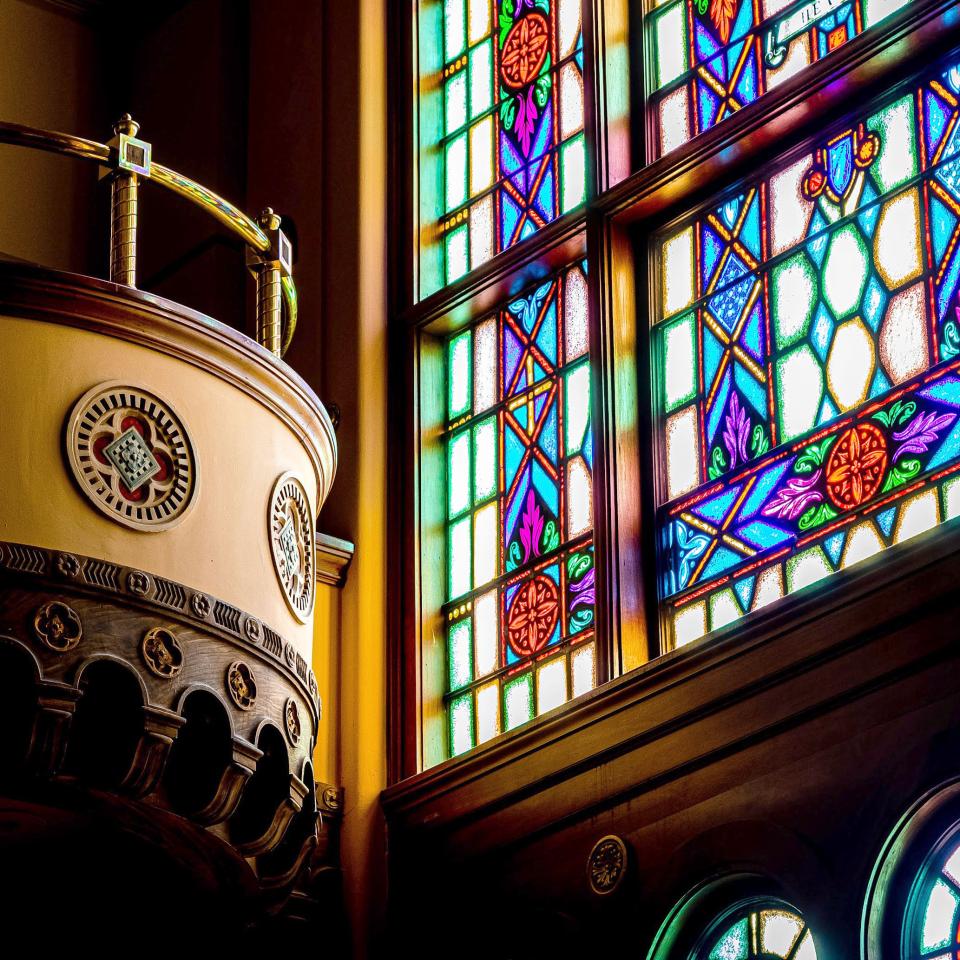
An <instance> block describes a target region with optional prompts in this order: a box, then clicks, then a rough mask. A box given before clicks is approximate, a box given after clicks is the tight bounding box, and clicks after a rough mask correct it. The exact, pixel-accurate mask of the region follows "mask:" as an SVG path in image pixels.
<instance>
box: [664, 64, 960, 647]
mask: <svg viewBox="0 0 960 960" xmlns="http://www.w3.org/2000/svg"><path fill="white" fill-rule="evenodd" d="M958 124H960V67H956V66H954V67H951V68H950V69H948V70H946V71H942V70H941V71H937V72H936V73H935V74H934V75H933V76H931V77H930V78H928V80H927V81H926V82H924V83H922V84H920V85H918V86H917V87H916V88H915V89H914V90H913V91H911V92H910V93H907V94H905V95H902V96H897V97H894V98H892V99H890V100H889V101H888V102H887V103H885V104H883V105H882V106H881V107H879V108H878V109H874V110H872V111H870V112H867V113H865V114H864V115H863V116H862V117H861V118H860V119H859V121H858V122H857V123H855V124H853V125H851V126H849V127H847V128H846V129H841V130H838V131H837V132H836V133H835V134H833V135H831V136H827V137H825V138H824V139H823V140H822V141H821V142H819V143H816V144H814V146H813V148H812V149H810V150H809V151H807V152H805V153H802V154H801V155H799V156H797V155H794V156H792V157H790V158H788V159H787V160H786V161H784V162H782V163H780V164H776V165H774V167H773V168H772V169H771V170H770V172H768V173H767V174H766V175H765V176H763V177H761V178H758V179H756V180H755V181H753V182H750V183H747V184H745V185H743V186H742V188H741V189H740V190H739V191H737V192H735V193H733V194H727V195H724V196H721V197H718V198H717V199H716V200H715V201H713V202H711V203H709V204H708V205H707V206H706V208H705V209H703V210H701V211H700V212H698V213H697V214H696V215H695V216H693V217H691V218H690V219H688V220H687V221H685V222H682V223H680V224H679V225H677V226H675V227H673V228H671V229H669V230H667V231H666V232H665V233H664V235H662V236H661V237H659V238H657V240H656V241H655V254H656V255H657V256H658V258H659V263H660V266H661V270H660V284H659V312H658V315H657V316H656V317H655V321H656V322H655V324H654V328H653V331H652V333H653V339H654V356H655V357H656V358H657V359H656V363H655V367H656V369H655V371H654V379H655V380H656V383H657V386H656V400H657V409H658V423H659V436H660V452H659V456H660V461H661V470H660V475H661V479H660V490H659V500H660V503H661V507H660V509H659V511H658V538H659V550H660V558H661V562H660V593H661V597H662V598H663V614H664V619H665V622H666V625H667V633H668V643H669V644H671V645H674V646H680V645H682V644H684V643H689V642H690V641H692V640H695V639H697V638H698V637H700V636H702V635H703V634H705V633H707V632H709V631H711V630H715V629H718V628H719V627H721V626H725V625H726V624H728V623H730V622H732V621H734V620H737V619H739V618H740V617H742V616H745V615H747V614H748V613H750V612H751V611H754V610H757V609H759V608H760V607H762V606H765V605H766V604H768V603H770V602H772V601H774V600H776V599H778V598H780V597H782V596H784V595H786V594H789V593H792V592H794V591H796V590H800V589H802V588H803V587H805V586H808V585H810V584H812V583H815V582H817V581H819V580H821V579H823V578H824V577H827V576H829V575H830V574H832V573H834V572H836V571H838V570H842V569H845V568H846V567H849V566H851V565H852V564H854V563H857V562H859V561H860V560H863V559H866V558H867V557H870V556H872V555H874V554H876V553H878V552H879V551H881V550H883V549H885V548H886V547H889V546H892V545H895V544H898V543H901V542H903V541H904V540H907V539H909V538H910V537H913V536H916V535H917V534H919V533H922V532H924V531H925V530H929V529H931V528H932V527H935V526H936V525H937V524H939V523H942V522H944V521H945V520H947V519H950V518H951V517H953V516H955V515H956V513H957V510H958V503H957V491H958V487H957V478H958V475H960V326H958V322H960V299H958V287H960V253H958V245H957V241H958V239H960V125H958Z"/></svg>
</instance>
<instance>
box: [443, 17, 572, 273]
mask: <svg viewBox="0 0 960 960" xmlns="http://www.w3.org/2000/svg"><path fill="white" fill-rule="evenodd" d="M424 2H428V0H424ZM429 2H431V3H433V4H434V5H438V3H439V0H429ZM580 21H581V0H442V33H443V67H442V70H441V71H440V76H439V77H437V78H436V80H437V83H438V84H439V85H440V86H441V89H442V100H443V110H442V112H443V124H442V136H441V137H440V141H439V143H437V146H436V148H437V150H438V151H440V152H441V154H442V162H441V168H442V175H441V176H440V177H439V180H440V181H442V187H441V189H439V190H433V192H436V193H438V194H439V196H437V197H436V200H437V203H436V204H435V210H434V215H435V218H436V226H437V229H438V231H439V235H440V237H441V243H442V247H443V258H442V259H443V267H442V271H441V272H442V275H443V276H442V278H441V282H447V283H449V282H451V281H453V280H456V279H457V278H458V277H461V276H463V275H464V274H465V273H467V272H468V271H469V270H472V269H474V268H475V267H477V266H479V265H480V264H482V263H484V262H486V261H487V260H489V259H490V258H491V257H493V256H494V255H495V254H497V253H499V252H500V251H501V250H505V249H507V248H508V247H510V246H512V245H513V244H515V243H517V242H518V241H520V240H522V239H524V238H525V237H528V236H530V235H531V234H533V233H534V232H535V231H536V230H538V229H539V228H540V227H542V226H544V225H545V224H547V223H549V222H550V221H552V220H554V219H556V218H557V217H558V216H560V215H561V214H563V213H566V212H567V211H568V210H571V209H573V208H574V207H576V206H577V205H578V204H580V203H581V202H582V201H583V199H584V197H585V189H586V172H585V162H586V155H585V147H584V135H583V39H582V31H581V22H580ZM436 41H437V38H433V39H432V42H433V43H436ZM437 132H438V133H439V130H438V131H437ZM431 186H432V185H428V184H424V187H425V188H428V187H431Z"/></svg>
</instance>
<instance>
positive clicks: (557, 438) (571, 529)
mask: <svg viewBox="0 0 960 960" xmlns="http://www.w3.org/2000/svg"><path fill="white" fill-rule="evenodd" d="M584 271H585V267H584V266H583V265H580V264H578V265H575V266H573V267H570V268H569V269H567V270H566V271H564V272H562V273H561V274H560V275H559V276H557V277H555V278H553V279H551V280H547V281H546V282H544V283H541V284H540V285H539V286H537V287H535V288H534V289H533V290H530V291H528V292H526V293H524V294H522V295H521V296H518V297H516V298H514V299H513V300H511V301H510V302H509V303H508V304H507V305H505V306H504V307H503V308H502V309H501V310H499V311H497V312H496V313H495V314H494V315H493V316H492V317H488V318H486V319H484V320H481V321H480V322H479V323H477V324H475V325H474V326H473V327H471V328H470V329H469V330H466V331H464V332H462V333H459V334H456V335H455V336H454V337H452V338H451V339H450V340H449V341H448V343H447V381H448V406H447V414H448V416H447V430H446V435H445V443H446V449H447V466H448V471H447V492H448V503H447V508H448V509H447V545H448V603H447V604H446V606H445V607H444V616H445V620H446V624H447V651H448V659H449V693H448V698H447V699H448V704H449V719H450V748H451V749H450V752H451V754H452V755H456V754H459V753H463V752H464V751H465V750H469V749H470V748H471V747H473V746H475V745H476V744H478V743H481V742H483V741H484V740H488V739H490V738H491V737H493V736H495V735H496V734H498V733H500V732H501V731H505V730H510V729H512V728H513V727H516V726H517V725H519V724H521V723H525V722H526V721H527V720H530V719H531V718H532V717H534V716H537V715H538V714H541V713H543V712H545V711H546V710H550V709H552V708H553V707H556V706H559V705H560V704H562V703H564V702H566V701H567V700H568V699H570V698H571V697H574V696H577V695H579V694H581V693H584V692H586V691H587V690H590V689H592V687H593V686H595V684H596V679H597V677H596V674H597V662H596V644H595V642H594V595H595V584H594V567H593V539H592V538H593V485H592V474H593V433H592V427H591V418H590V367H589V356H588V337H587V289H586V276H585V272H584Z"/></svg>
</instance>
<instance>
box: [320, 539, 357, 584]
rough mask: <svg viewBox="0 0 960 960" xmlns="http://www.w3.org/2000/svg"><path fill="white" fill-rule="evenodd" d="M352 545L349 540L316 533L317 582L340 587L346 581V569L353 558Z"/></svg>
mask: <svg viewBox="0 0 960 960" xmlns="http://www.w3.org/2000/svg"><path fill="white" fill-rule="evenodd" d="M353 553H354V545H353V544H352V543H351V542H350V541H349V540H341V539H340V538H339V537H332V536H330V534H328V533H318V534H317V583H325V584H326V585H327V586H330V587H342V586H343V585H344V584H345V583H346V582H347V570H348V569H349V567H350V561H351V560H352V559H353Z"/></svg>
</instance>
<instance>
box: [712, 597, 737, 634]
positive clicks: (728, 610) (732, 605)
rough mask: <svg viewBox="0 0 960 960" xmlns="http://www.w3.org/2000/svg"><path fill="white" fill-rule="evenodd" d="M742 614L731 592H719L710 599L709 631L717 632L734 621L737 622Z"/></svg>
mask: <svg viewBox="0 0 960 960" xmlns="http://www.w3.org/2000/svg"><path fill="white" fill-rule="evenodd" d="M742 616H743V612H742V611H741V609H740V606H739V604H738V603H737V599H736V597H734V595H733V591H732V590H721V591H720V592H719V593H715V594H714V595H713V596H712V597H711V598H710V629H711V630H719V629H720V628H721V627H725V626H726V625H727V624H728V623H733V621H734V620H739V619H740V618H741V617H742Z"/></svg>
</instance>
